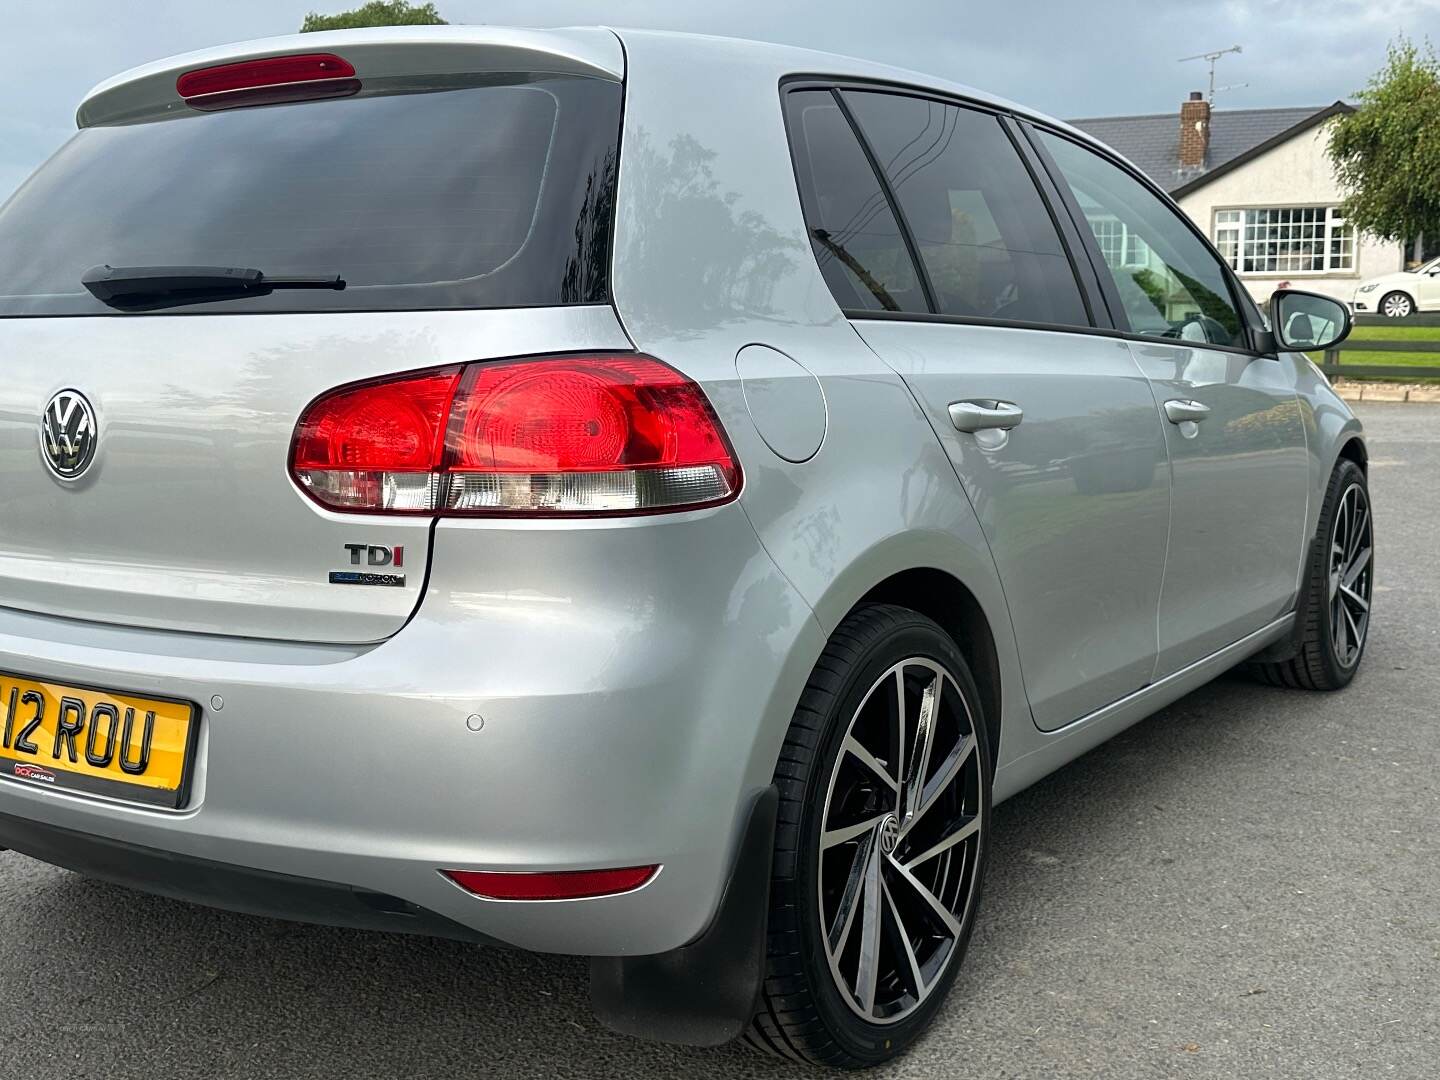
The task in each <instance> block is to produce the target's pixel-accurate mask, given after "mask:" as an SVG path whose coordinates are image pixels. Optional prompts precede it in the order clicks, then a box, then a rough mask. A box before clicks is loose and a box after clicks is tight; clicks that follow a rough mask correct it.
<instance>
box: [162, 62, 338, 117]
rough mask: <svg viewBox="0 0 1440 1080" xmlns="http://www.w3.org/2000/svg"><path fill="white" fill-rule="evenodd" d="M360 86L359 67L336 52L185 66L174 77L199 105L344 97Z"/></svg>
mask: <svg viewBox="0 0 1440 1080" xmlns="http://www.w3.org/2000/svg"><path fill="white" fill-rule="evenodd" d="M359 89H360V81H359V80H358V79H356V78H355V66H354V65H353V64H351V63H350V61H348V60H346V59H344V58H343V57H339V56H336V55H335V54H334V53H302V54H299V55H295V56H269V57H265V58H264V59H261V60H242V61H240V62H239V63H235V64H221V65H220V66H218V67H208V68H198V69H196V70H195V71H187V72H185V74H183V75H181V76H180V77H179V78H178V79H176V80H175V90H176V92H177V93H178V94H179V95H180V96H181V97H182V98H184V99H185V103H186V104H187V105H189V106H191V107H192V108H196V109H230V108H235V107H236V106H240V105H269V104H273V103H275V102H280V101H298V100H302V99H308V98H317V97H345V96H347V95H349V94H353V93H355V92H356V91H358V90H359Z"/></svg>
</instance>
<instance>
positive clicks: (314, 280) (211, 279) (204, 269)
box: [80, 266, 345, 304]
mask: <svg viewBox="0 0 1440 1080" xmlns="http://www.w3.org/2000/svg"><path fill="white" fill-rule="evenodd" d="M80 284H82V285H84V286H85V288H87V289H89V290H90V291H91V292H92V293H93V294H94V295H95V297H96V298H97V299H99V300H102V301H104V302H105V303H107V304H108V303H112V302H116V301H119V302H121V303H124V302H127V301H136V300H161V299H164V298H167V297H170V298H175V299H188V300H196V299H210V298H212V297H213V298H214V299H217V300H219V299H224V298H226V297H230V296H246V295H250V294H255V295H263V294H264V293H267V292H269V291H270V290H271V289H343V288H345V281H344V279H343V278H342V277H341V276H340V275H339V274H300V275H289V276H280V275H276V276H274V277H271V276H270V275H269V274H266V273H265V272H264V271H261V270H252V269H250V268H248V267H243V266H92V267H91V268H90V269H89V270H86V271H85V273H84V274H83V275H82V276H81V278H80Z"/></svg>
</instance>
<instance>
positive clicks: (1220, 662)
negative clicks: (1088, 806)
mask: <svg viewBox="0 0 1440 1080" xmlns="http://www.w3.org/2000/svg"><path fill="white" fill-rule="evenodd" d="M1294 624H1295V613H1294V612H1291V613H1290V614H1289V615H1284V616H1281V617H1280V618H1278V619H1276V620H1275V621H1274V622H1272V623H1270V624H1269V625H1268V626H1263V627H1261V628H1260V629H1259V630H1256V631H1255V632H1254V633H1251V634H1247V635H1246V636H1245V637H1243V638H1241V639H1240V640H1239V641H1235V642H1231V643H1230V644H1229V645H1226V646H1225V647H1224V648H1223V649H1220V650H1218V651H1216V652H1213V653H1211V654H1210V655H1209V656H1206V657H1204V658H1202V659H1200V660H1196V661H1195V662H1194V663H1193V664H1190V665H1189V666H1187V667H1183V668H1181V669H1180V670H1179V671H1176V672H1174V673H1173V674H1170V675H1167V676H1165V678H1163V679H1161V680H1160V681H1159V682H1156V683H1151V684H1150V685H1149V686H1146V687H1142V688H1141V689H1139V690H1136V691H1135V692H1134V693H1133V694H1129V695H1127V696H1125V697H1123V698H1121V699H1120V700H1119V701H1114V702H1111V703H1110V704H1109V705H1106V706H1104V707H1103V708H1099V709H1096V710H1095V711H1094V712H1092V713H1090V714H1088V715H1086V716H1082V717H1080V719H1078V720H1074V721H1072V722H1071V723H1069V724H1066V725H1065V726H1064V727H1062V728H1056V729H1055V730H1054V731H1051V732H1045V733H1043V737H1044V740H1045V741H1044V742H1043V743H1042V744H1041V745H1040V746H1037V747H1036V748H1035V749H1034V750H1031V751H1030V752H1029V753H1027V754H1023V755H1022V756H1020V757H1018V758H1016V759H1015V760H1013V761H1010V762H1007V763H1006V764H1005V765H1004V766H1002V767H1001V769H1000V770H999V772H997V773H996V774H995V794H994V801H995V802H996V803H999V802H1001V801H1002V800H1004V799H1008V798H1009V797H1010V796H1011V795H1015V794H1017V793H1018V792H1021V791H1024V790H1025V789H1026V788H1027V787H1029V786H1030V785H1031V784H1033V783H1035V782H1036V781H1037V780H1040V779H1042V778H1043V777H1045V776H1048V775H1049V774H1050V773H1052V772H1054V771H1055V770H1056V769H1058V768H1060V767H1061V766H1062V765H1065V764H1067V763H1068V762H1070V761H1072V760H1073V759H1075V758H1077V757H1079V756H1080V755H1081V754H1083V753H1085V752H1086V751H1087V750H1090V749H1093V748H1094V747H1096V746H1099V745H1100V744H1101V743H1102V742H1104V741H1105V740H1107V739H1109V738H1111V737H1112V736H1114V735H1117V734H1119V733H1120V732H1122V731H1124V730H1125V729H1126V728H1128V727H1130V726H1131V725H1132V724H1135V723H1138V722H1139V721H1141V720H1143V719H1145V717H1147V716H1149V715H1150V714H1151V713H1154V712H1157V711H1159V710H1160V709H1163V708H1164V707H1165V706H1166V705H1169V704H1170V703H1171V702H1173V701H1176V700H1178V699H1180V698H1182V697H1184V696H1185V695H1186V694H1188V693H1190V691H1192V690H1195V689H1198V688H1199V687H1201V686H1204V685H1205V684H1206V683H1207V682H1209V681H1210V680H1211V679H1213V678H1215V677H1216V676H1217V675H1220V674H1222V673H1223V672H1225V671H1228V670H1229V669H1230V668H1232V667H1234V666H1235V665H1236V664H1238V663H1240V662H1241V661H1243V660H1246V659H1249V658H1250V657H1251V656H1254V655H1255V654H1256V653H1258V652H1260V651H1261V650H1262V649H1264V648H1266V647H1267V646H1269V645H1272V644H1274V643H1275V642H1277V641H1280V640H1283V639H1284V638H1285V637H1286V636H1287V635H1288V634H1289V633H1290V632H1291V629H1292V627H1293V626H1294Z"/></svg>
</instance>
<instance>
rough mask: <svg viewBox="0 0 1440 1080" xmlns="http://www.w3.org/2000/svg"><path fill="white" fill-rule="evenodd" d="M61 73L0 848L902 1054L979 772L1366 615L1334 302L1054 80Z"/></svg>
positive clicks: (971, 845) (972, 876)
mask: <svg viewBox="0 0 1440 1080" xmlns="http://www.w3.org/2000/svg"><path fill="white" fill-rule="evenodd" d="M78 126H79V129H80V130H79V131H78V133H77V134H76V135H75V137H74V138H73V139H71V140H70V141H69V142H68V143H67V144H66V145H65V146H64V147H63V148H62V149H61V150H60V151H59V152H58V153H57V154H56V155H55V156H54V158H53V159H51V160H50V161H49V162H48V163H47V164H46V165H45V166H44V167H43V168H41V169H40V170H39V171H38V172H37V173H36V174H35V175H34V176H33V177H32V178H31V179H30V180H29V181H28V182H27V183H26V184H25V185H24V186H23V187H22V188H21V189H20V190H19V191H18V192H17V193H16V194H15V195H14V197H13V198H12V199H10V201H9V202H8V203H7V204H5V206H4V208H3V210H0V252H3V259H0V354H3V356H4V361H5V378H4V380H3V382H0V483H3V491H4V495H5V506H6V512H5V513H4V515H3V516H0V846H4V847H8V848H12V849H14V850H15V851H18V852H22V853H24V854H27V855H31V856H34V857H36V858H39V859H42V860H46V861H48V862H51V863H55V864H58V865H60V866H64V867H69V868H72V869H74V870H77V871H79V872H81V873H86V874H92V875H95V876H97V877H99V878H104V879H109V880H111V881H115V882H120V883H123V884H126V885H130V886H133V887H136V888H139V889H144V890H149V891H151V892H154V893H159V894H162V895H166V896H171V897H176V898H181V899H186V900H193V901H198V902H200V903H206V904H212V905H216V906H219V907H223V908H229V909H233V910H237V911H243V912H251V913H256V914H263V915H272V916H278V917H282V918H291V919H299V920H309V921H314V922H320V923H328V924H334V925H341V926H352V927H366V928H379V929H388V930H395V931H407V932H412V933H420V934H431V935H442V936H451V937H455V938H460V939H465V940H472V941H477V942H490V943H502V944H506V945H510V946H516V947H519V948H522V949H530V950H539V951H546V952H563V953H572V954H581V955H586V956H590V957H592V958H593V960H592V997H593V1000H594V1005H595V1008H596V1010H597V1011H598V1013H599V1015H600V1016H601V1017H602V1019H604V1020H605V1021H606V1022H607V1023H608V1024H610V1025H611V1026H613V1027H615V1028H617V1029H619V1030H622V1031H626V1032H633V1033H637V1034H645V1035H649V1036H652V1037H657V1038H662V1039H669V1040H675V1041H681V1042H687V1043H693V1044H718V1043H721V1042H724V1041H727V1040H729V1039H732V1038H736V1037H739V1036H742V1035H744V1036H745V1037H747V1038H748V1039H750V1040H751V1041H752V1042H753V1043H755V1044H756V1045H757V1046H759V1047H762V1048H766V1049H769V1050H771V1051H774V1052H777V1053H782V1054H787V1055H791V1056H795V1057H799V1058H803V1059H807V1060H809V1061H813V1062H817V1063H821V1064H828V1065H845V1066H856V1065H866V1064H873V1063H876V1062H880V1061H883V1060H885V1059H887V1058H889V1057H891V1056H893V1055H895V1054H897V1053H899V1052H900V1051H902V1050H904V1049H905V1048H906V1047H907V1046H908V1045H910V1044H911V1043H912V1042H913V1041H914V1040H915V1039H916V1038H917V1037H918V1036H919V1035H920V1033H921V1032H922V1031H923V1030H924V1028H925V1026H926V1025H927V1024H928V1023H929V1022H930V1021H931V1020H932V1019H933V1018H934V1016H935V1015H936V1013H937V1011H938V1010H939V1008H940V1006H941V1004H942V1001H943V999H944V998H945V995H946V992H947V990H948V989H949V988H950V986H951V985H952V983H953V982H954V980H955V976H956V972H957V970H958V968H959V966H960V963H961V958H962V956H963V954H964V952H965V948H966V942H967V940H968V938H969V936H970V932H971V929H972V927H973V925H974V920H975V916H976V908H977V904H978V902H979V897H980V890H981V881H982V878H983V876H984V871H985V861H986V851H987V847H988V844H989V841H990V835H991V828H990V821H991V808H992V806H993V805H994V804H995V803H996V802H998V801H999V800H1001V799H1004V798H1006V797H1007V796H1010V795H1013V794H1014V793H1015V792H1017V791H1019V790H1021V789H1022V788H1024V787H1025V786H1026V785H1028V784H1031V783H1033V782H1035V781H1036V780H1038V779H1040V778H1041V777H1042V776H1044V775H1045V774H1047V773H1049V772H1050V771H1052V770H1054V769H1056V768H1058V767H1060V766H1061V765H1063V764H1064V763H1065V762H1067V761H1069V760H1070V759H1072V758H1074V757H1075V756H1076V755H1078V754H1080V753H1083V752H1084V751H1086V750H1088V749H1090V748H1091V747H1093V746H1095V745H1096V744H1098V743H1100V742H1101V741H1103V740H1105V739H1107V738H1108V737H1110V736H1111V735H1113V734H1115V733H1116V732H1118V731H1120V730H1121V729H1123V728H1125V727H1126V726H1127V725H1130V724H1133V723H1135V722H1136V721H1137V720H1139V719H1141V718H1142V717H1144V716H1146V715H1147V714H1149V713H1152V712H1154V711H1155V710H1157V709H1159V708H1161V707H1162V706H1164V705H1165V704H1167V703H1168V702H1171V701H1174V700H1175V699H1176V698H1177V697H1179V696H1180V695H1182V694H1184V693H1186V692H1187V691H1189V690H1191V689H1193V688H1195V687H1197V686H1199V685H1200V684H1202V683H1204V682H1205V681H1206V680H1208V679H1211V678H1213V677H1214V676H1215V675H1217V674H1218V673H1220V672H1222V671H1224V670H1226V669H1227V668H1231V667H1234V666H1236V665H1238V664H1242V663H1243V664H1247V665H1249V666H1250V668H1251V669H1252V670H1253V671H1255V672H1256V673H1257V674H1258V675H1260V676H1261V677H1262V678H1264V679H1266V680H1268V681H1270V682H1272V683H1277V684H1283V685H1285V686H1291V687H1296V688H1304V689H1312V690H1335V689H1339V688H1341V687H1343V686H1344V685H1345V684H1346V683H1348V682H1349V681H1350V680H1351V678H1352V677H1353V675H1354V673H1355V670H1356V668H1357V666H1358V664H1359V662H1360V659H1361V656H1362V654H1363V651H1364V648H1365V641H1366V632H1367V628H1368V622H1369V605H1370V597H1371V585H1372V580H1373V561H1372V558H1371V552H1372V537H1373V525H1372V518H1371V513H1370V506H1369V500H1368V497H1367V488H1366V451H1365V444H1364V441H1363V438H1362V434H1361V429H1360V425H1359V423H1358V422H1357V421H1356V419H1355V418H1354V416H1352V415H1351V413H1350V411H1349V410H1348V409H1347V408H1346V406H1345V405H1344V404H1343V403H1342V402H1341V401H1340V400H1339V398H1338V397H1337V396H1336V395H1335V394H1334V393H1332V392H1331V390H1330V388H1329V386H1328V385H1327V384H1326V382H1325V380H1324V378H1323V377H1322V376H1321V375H1320V374H1319V373H1318V372H1317V370H1316V369H1315V368H1314V367H1313V366H1312V365H1311V364H1310V362H1309V361H1308V360H1307V359H1306V357H1305V356H1304V355H1303V352H1301V351H1300V350H1314V349H1318V348H1323V347H1324V346H1325V345H1326V344H1328V343H1329V342H1331V341H1334V340H1338V339H1339V338H1341V337H1343V336H1344V334H1345V333H1346V332H1347V331H1348V329H1349V322H1348V316H1347V314H1346V311H1345V308H1344V306H1343V305H1341V304H1338V303H1336V302H1335V301H1333V300H1329V299H1326V298H1324V297H1319V296H1313V295H1308V294H1305V293H1301V292H1289V291H1282V292H1279V293H1277V294H1276V295H1275V297H1274V298H1273V299H1272V300H1271V301H1270V302H1269V304H1268V310H1267V311H1266V312H1263V313H1262V311H1261V310H1259V309H1258V308H1257V307H1256V305H1255V304H1254V303H1253V302H1252V301H1251V300H1250V298H1249V297H1248V296H1247V294H1246V292H1245V290H1244V289H1243V288H1242V287H1241V286H1240V285H1239V284H1238V282H1237V281H1236V279H1235V276H1234V274H1233V273H1232V271H1231V269H1230V267H1228V266H1227V265H1226V263H1225V261H1224V260H1223V259H1222V258H1221V257H1220V256H1218V255H1217V254H1216V253H1215V251H1214V249H1213V248H1212V247H1211V246H1210V245H1209V243H1207V241H1206V240H1205V238H1204V236H1203V235H1202V234H1201V233H1199V232H1197V231H1196V229H1195V227H1194V226H1193V225H1191V224H1190V223H1189V222H1188V221H1187V220H1186V219H1185V218H1184V217H1183V216H1182V215H1181V214H1180V213H1179V212H1178V211H1177V210H1176V208H1175V206H1174V205H1173V204H1172V203H1171V202H1170V201H1169V200H1168V199H1167V198H1166V197H1165V196H1164V195H1163V194H1161V193H1160V192H1159V191H1158V190H1157V189H1156V187H1155V186H1154V185H1153V184H1152V183H1151V182H1150V181H1148V180H1147V179H1146V178H1145V177H1144V176H1142V175H1141V174H1139V173H1138V172H1137V171H1136V170H1135V169H1134V168H1132V167H1131V166H1129V165H1128V164H1127V163H1126V162H1125V161H1123V160H1121V159H1120V158H1118V157H1116V156H1115V155H1114V154H1113V153H1111V152H1110V151H1108V150H1107V149H1106V148H1105V147H1103V146H1100V145H1098V144H1096V143H1095V142H1094V141H1093V140H1091V139H1089V138H1087V137H1086V136H1085V135H1083V134H1081V133H1080V132H1077V131H1074V130H1072V129H1070V128H1068V127H1066V126H1065V125H1064V124H1061V123H1058V122H1056V121H1054V120H1050V119H1047V118H1046V117H1044V116H1040V115H1037V114H1036V113H1034V112H1032V111H1030V110H1028V109H1024V108H1022V107H1019V106H1016V105H1013V104H1011V103H1009V102H1006V101H1001V100H997V99H995V98H993V97H991V96H988V95H985V94H982V93H979V92H976V91H974V90H971V89H967V88H965V87H962V86H958V85H954V84H951V83H948V82H944V81H942V80H937V79H931V78H926V77H922V76H919V75H915V74H913V73H909V72H905V71H899V70H894V69H890V68H885V67H880V66H877V65H874V64H870V63H865V62H861V61H855V60H849V59H844V58H840V57H836V56H830V55H824V54H820V53H814V52H807V51H803V50H797V49H791V48H781V47H776V46H771V45H761V44H755V43H751V42H739V41H733V40H722V39H715V38H702V37H693V36H685V35H675V34H660V33H650V32H631V31H623V32H615V31H611V30H607V29H578V30H555V31H528V30H514V29H497V28H486V27H438V28H428V27H427V28H405V29H390V30H370V31H347V32H338V33H333V34H314V35H306V36H304V37H290V38H279V39H272V40H267V41H261V42H252V43H248V44H243V45H237V46H231V47H226V48H222V49H216V50H212V51H209V52H203V53H196V54H192V55H188V56H181V57H178V58H174V59H170V60H163V61H160V62H158V63H154V64H150V65H148V66H145V67H142V68H139V69H136V70H134V71H131V72H128V73H126V74H124V75H120V76H118V77H116V78H114V79H111V80H109V81H108V82H105V83H102V84H101V85H100V86H98V87H97V88H96V89H95V90H94V91H93V92H92V93H91V94H90V95H89V96H88V97H87V98H86V99H85V100H84V102H83V103H82V104H81V105H80V108H79V114H78ZM477 970H479V969H477ZM477 977H478V976H477Z"/></svg>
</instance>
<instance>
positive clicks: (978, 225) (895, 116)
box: [845, 90, 1090, 326]
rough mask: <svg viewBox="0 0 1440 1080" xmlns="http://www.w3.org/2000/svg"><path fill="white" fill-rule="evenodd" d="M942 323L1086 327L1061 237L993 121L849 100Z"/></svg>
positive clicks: (864, 97) (906, 102)
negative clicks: (944, 318) (956, 319)
mask: <svg viewBox="0 0 1440 1080" xmlns="http://www.w3.org/2000/svg"><path fill="white" fill-rule="evenodd" d="M845 100H846V101H847V102H848V103H849V105H850V108H851V110H852V111H853V112H854V114H855V119H856V121H857V122H858V123H859V125H860V128H861V130H862V131H864V133H865V137H866V138H867V139H868V140H869V141H870V145H871V148H872V149H873V150H874V153H875V157H876V158H877V159H878V161H879V162H880V164H881V166H882V167H883V168H884V169H885V173H886V175H887V176H888V177H889V180H890V185H891V187H892V188H893V189H894V192H895V199H896V201H897V202H898V203H899V205H900V212H901V214H903V215H904V217H905V221H906V223H907V224H908V225H909V227H910V230H911V232H912V234H913V235H914V237H915V245H916V247H917V248H918V249H919V251H920V259H921V261H922V262H923V263H924V264H925V270H926V273H928V274H929V275H930V284H931V287H932V288H933V289H934V292H935V302H936V304H937V305H938V306H939V308H940V311H941V312H942V313H943V314H946V315H968V316H971V317H974V318H982V319H998V320H1007V321H1016V322H1038V323H1058V324H1066V325H1080V326H1088V325H1090V320H1089V317H1088V316H1087V314H1086V311H1085V304H1084V302H1083V301H1082V300H1081V297H1080V287H1079V285H1078V284H1077V283H1076V281H1075V274H1074V271H1073V270H1072V269H1071V266H1070V260H1069V259H1068V258H1067V257H1066V254H1065V249H1064V248H1063V247H1062V246H1061V243H1060V236H1059V234H1058V232H1057V231H1056V229H1055V225H1054V222H1053V221H1052V220H1051V218H1050V214H1049V211H1047V210H1046V208H1045V204H1044V202H1043V201H1042V200H1041V198H1040V193H1039V191H1037V190H1036V187H1035V183H1034V181H1033V180H1032V179H1031V177H1030V174H1029V172H1028V171H1027V170H1026V168H1025V165H1024V162H1023V161H1021V159H1020V156H1019V154H1018V153H1017V152H1016V150H1015V147H1014V146H1013V145H1012V144H1011V142H1010V137H1009V136H1008V135H1006V134H1005V129H1004V128H1003V127H1002V126H1001V123H1000V120H999V118H998V117H995V116H991V115H990V114H988V113H983V112H977V111H975V110H972V109H963V108H959V107H957V106H955V105H949V104H945V103H942V102H938V101H929V100H926V99H924V98H914V97H906V96H903V95H900V94H888V93H857V92H852V91H849V90H847V91H845Z"/></svg>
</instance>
